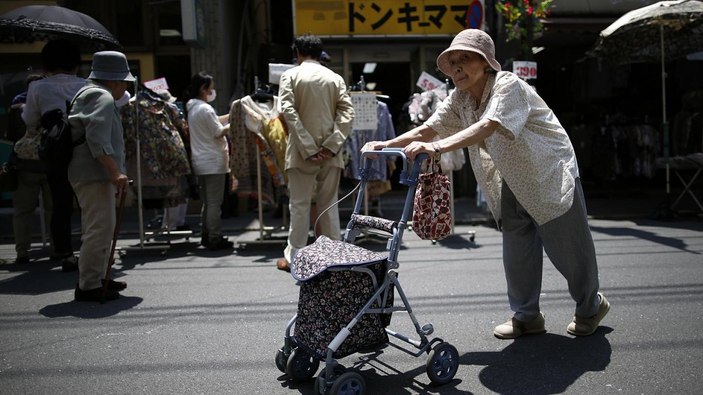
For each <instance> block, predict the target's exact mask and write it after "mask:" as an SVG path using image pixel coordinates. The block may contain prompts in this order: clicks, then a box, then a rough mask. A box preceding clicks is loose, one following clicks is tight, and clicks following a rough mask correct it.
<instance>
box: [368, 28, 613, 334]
mask: <svg viewBox="0 0 703 395" xmlns="http://www.w3.org/2000/svg"><path fill="white" fill-rule="evenodd" d="M437 66H438V67H439V69H440V70H441V71H442V72H443V73H444V74H446V75H447V76H449V77H451V78H452V81H453V82H454V85H455V87H456V89H455V90H454V92H452V93H451V94H450V96H449V97H447V99H446V100H445V101H444V102H443V103H442V104H441V105H440V107H439V108H438V109H437V111H436V112H435V113H434V114H433V115H432V116H431V117H430V118H429V119H428V120H427V121H426V122H425V124H424V125H421V126H419V127H417V128H414V129H412V130H410V131H409V132H407V133H405V134H402V135H400V136H398V137H396V138H394V139H392V140H389V141H385V142H370V143H367V144H366V145H365V146H364V147H363V148H362V150H363V151H366V150H377V149H382V148H385V147H404V149H403V151H404V152H405V153H406V155H407V156H408V158H410V159H414V158H415V156H416V155H418V154H420V153H429V154H435V153H439V154H441V153H444V152H451V151H454V150H456V149H460V148H464V147H468V150H469V154H470V159H471V166H472V168H473V170H474V174H475V175H476V179H477V181H478V184H479V185H480V187H481V189H482V190H483V191H484V192H485V193H486V200H487V202H488V205H489V207H490V209H491V211H492V212H493V215H494V217H495V219H496V223H501V221H502V231H503V265H504V267H505V275H506V279H507V285H508V300H509V302H510V308H511V309H512V310H513V311H514V315H513V317H512V318H511V319H510V320H509V321H507V322H506V323H504V324H501V325H498V326H497V327H496V328H495V330H494V332H493V333H494V335H495V336H496V337H498V338H501V339H513V338H516V337H519V336H521V335H525V334H534V333H542V332H545V325H544V315H543V314H542V312H541V311H540V306H539V298H540V292H541V287H542V264H543V262H542V257H543V250H544V251H545V252H546V253H547V256H548V257H549V259H550V260H551V261H552V263H553V264H554V266H555V267H556V268H557V270H559V272H560V273H561V274H562V275H563V276H564V277H565V278H566V281H567V283H568V288H569V293H570V294H571V297H572V298H573V299H574V301H575V302H576V309H575V315H574V319H573V321H572V322H571V323H570V324H569V325H568V326H567V332H568V333H569V334H571V335H575V336H586V335H590V334H592V333H593V332H595V331H596V329H597V328H598V324H599V323H600V321H601V320H602V319H603V318H604V317H605V315H606V314H607V313H608V310H609V309H610V304H609V302H608V301H607V299H606V298H605V296H604V295H603V294H602V293H601V292H598V290H599V280H598V267H597V263H596V253H595V247H594V245H593V239H592V237H591V232H590V229H589V227H588V220H587V217H586V205H585V201H584V197H583V190H582V189H581V183H580V181H579V173H578V166H577V163H576V155H575V153H574V149H573V147H572V145H571V141H570V140H569V137H568V135H567V134H566V131H565V130H564V128H563V127H562V126H561V124H560V123H559V120H558V119H557V118H556V116H555V115H554V113H553V112H552V110H551V109H550V108H549V107H548V106H547V104H546V103H545V102H544V100H542V98H541V97H540V96H539V95H538V94H537V92H536V91H535V90H534V89H533V88H532V87H531V86H529V85H528V84H527V83H526V82H525V81H523V80H521V79H520V78H518V77H517V76H516V75H515V74H513V73H510V72H504V71H501V67H500V64H499V63H498V62H497V61H496V59H495V46H494V44H493V40H492V39H491V37H490V36H489V35H488V34H486V33H485V32H483V31H481V30H477V29H467V30H464V31H462V32H461V33H459V34H458V35H457V36H456V37H455V38H454V40H453V41H452V43H451V45H450V46H449V48H447V49H446V50H445V51H443V52H442V53H441V54H440V55H439V56H438V57H437ZM436 136H439V137H441V139H440V140H439V141H436V142H433V141H432V139H433V138H434V137H436Z"/></svg>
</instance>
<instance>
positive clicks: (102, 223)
mask: <svg viewBox="0 0 703 395" xmlns="http://www.w3.org/2000/svg"><path fill="white" fill-rule="evenodd" d="M134 81H135V78H134V76H132V73H130V71H129V65H128V63H127V58H126V57H125V55H124V54H122V53H121V52H116V51H103V52H96V53H95V54H93V63H92V66H91V72H90V75H89V76H88V82H87V83H86V85H85V86H84V87H83V88H81V90H79V91H78V93H76V96H75V97H74V99H73V100H74V104H73V107H72V108H71V111H70V113H69V116H68V119H69V122H70V124H71V133H72V135H73V141H74V142H76V141H79V142H80V141H83V142H82V143H81V144H78V145H76V146H75V147H74V149H73V156H72V158H71V162H70V164H69V165H68V179H69V181H70V182H71V185H72V186H73V189H74V191H75V193H76V197H77V198H78V204H79V206H80V208H81V225H82V226H81V229H82V231H83V234H82V237H81V240H82V245H81V254H80V260H79V262H78V266H79V267H78V270H79V280H78V285H77V286H76V290H75V299H76V300H77V301H101V300H102V298H103V287H102V286H103V283H102V282H103V281H104V280H103V277H104V276H105V272H106V270H107V265H108V262H109V258H110V257H109V256H108V255H109V253H110V242H111V240H112V236H113V231H114V227H115V222H116V215H115V202H116V198H117V197H118V196H119V195H120V194H122V193H126V191H127V185H128V183H129V180H128V178H127V176H126V175H125V154H124V140H123V133H124V132H123V129H122V122H121V121H120V116H119V113H118V110H117V106H116V105H115V101H116V100H118V99H120V98H122V97H123V96H124V94H125V92H126V90H127V88H128V87H129V85H130V84H131V83H133V82H134ZM74 144H75V143H74ZM116 195H117V196H116ZM126 287H127V284H126V283H124V282H120V281H114V280H109V283H108V284H107V290H106V293H105V295H104V299H105V300H112V299H117V298H118V297H119V291H121V290H123V289H125V288H126Z"/></svg>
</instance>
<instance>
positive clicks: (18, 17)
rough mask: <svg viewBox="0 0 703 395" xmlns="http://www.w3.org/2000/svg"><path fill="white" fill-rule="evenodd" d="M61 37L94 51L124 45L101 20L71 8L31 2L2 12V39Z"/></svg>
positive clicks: (33, 39)
mask: <svg viewBox="0 0 703 395" xmlns="http://www.w3.org/2000/svg"><path fill="white" fill-rule="evenodd" d="M59 38H63V39H68V40H73V41H76V42H78V43H80V44H81V47H83V48H84V49H88V50H91V51H95V50H101V49H119V48H121V47H122V46H121V45H120V43H119V41H117V40H116V39H115V38H114V37H113V36H112V34H111V33H110V32H109V31H108V30H107V29H106V28H105V26H103V25H102V24H100V22H98V21H96V20H95V19H93V18H92V17H90V16H88V15H86V14H83V13H81V12H78V11H74V10H71V9H69V8H65V7H59V6H47V5H30V6H25V7H19V8H16V9H14V10H12V11H9V12H7V13H5V14H3V15H0V41H1V42H15V43H21V42H33V41H35V40H51V39H59Z"/></svg>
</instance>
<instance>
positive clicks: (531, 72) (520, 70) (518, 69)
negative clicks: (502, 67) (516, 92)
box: [513, 61, 537, 80]
mask: <svg viewBox="0 0 703 395" xmlns="http://www.w3.org/2000/svg"><path fill="white" fill-rule="evenodd" d="M513 73H515V74H517V76H518V77H520V78H522V79H523V80H529V79H535V78H537V62H526V61H515V62H513Z"/></svg>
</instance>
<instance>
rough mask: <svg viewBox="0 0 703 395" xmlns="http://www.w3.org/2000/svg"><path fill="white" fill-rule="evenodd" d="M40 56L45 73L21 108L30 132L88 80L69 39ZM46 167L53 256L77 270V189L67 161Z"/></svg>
mask: <svg viewBox="0 0 703 395" xmlns="http://www.w3.org/2000/svg"><path fill="white" fill-rule="evenodd" d="M41 60H42V67H43V72H44V75H45V77H44V78H42V79H41V80H38V81H34V82H33V83H31V84H30V85H29V89H28V91H27V102H26V103H25V105H24V109H23V110H22V119H23V120H24V123H25V124H26V125H27V131H28V133H31V132H32V131H36V133H38V131H39V130H40V123H41V117H42V115H43V114H45V113H46V112H48V111H51V110H55V109H61V110H62V111H64V113H65V112H66V102H70V101H71V100H72V99H73V96H74V95H75V94H76V92H78V90H79V89H81V88H82V87H83V85H85V82H86V81H85V79H84V78H81V77H78V75H77V73H78V66H79V65H80V63H81V54H80V50H79V48H78V47H77V46H76V45H75V44H73V43H71V42H70V41H66V40H54V41H49V42H48V43H46V45H44V47H43V48H42V52H41ZM45 171H46V176H47V181H48V182H49V188H50V189H51V200H52V206H53V210H52V212H51V221H50V222H49V224H50V225H49V228H50V230H51V239H52V241H53V248H54V251H53V252H52V256H51V258H52V259H60V260H62V263H61V267H62V270H63V271H65V272H70V271H75V270H78V260H77V258H76V257H75V256H74V254H73V245H72V233H71V232H72V231H71V216H72V213H73V201H74V193H73V188H71V184H70V183H69V181H68V169H67V165H66V164H60V163H51V164H45Z"/></svg>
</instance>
